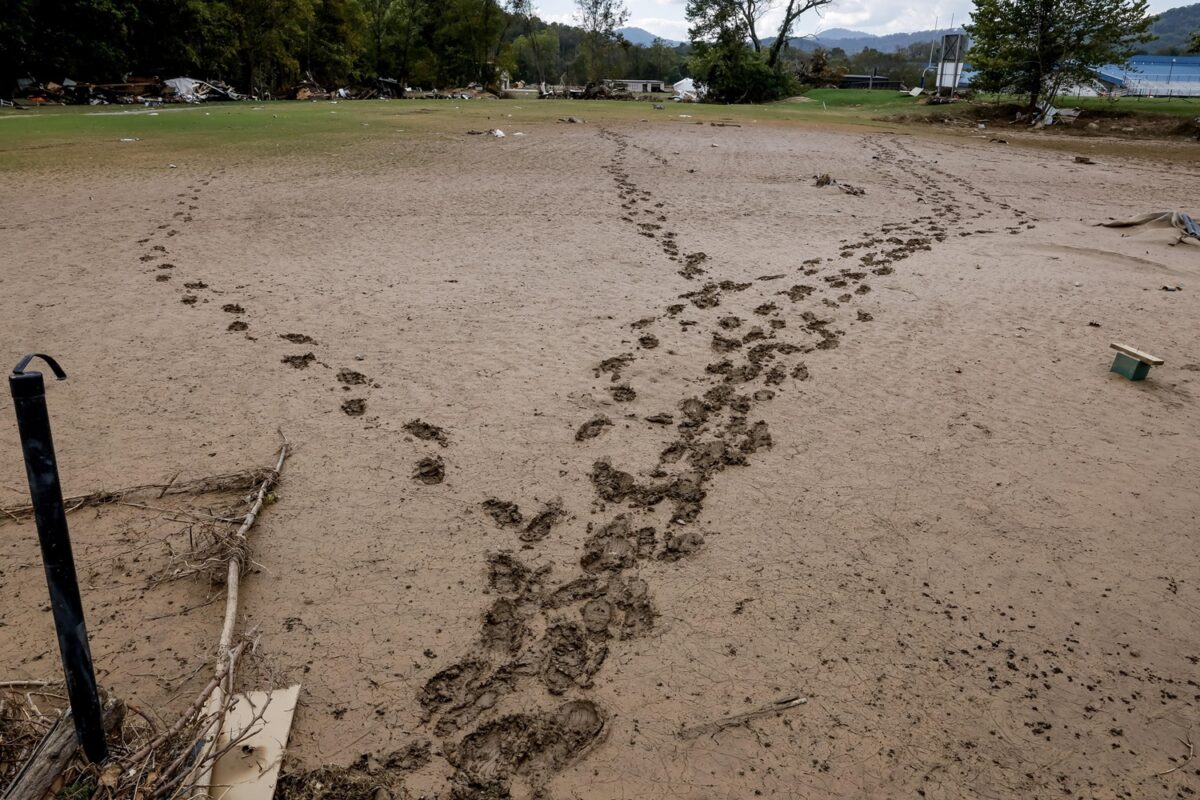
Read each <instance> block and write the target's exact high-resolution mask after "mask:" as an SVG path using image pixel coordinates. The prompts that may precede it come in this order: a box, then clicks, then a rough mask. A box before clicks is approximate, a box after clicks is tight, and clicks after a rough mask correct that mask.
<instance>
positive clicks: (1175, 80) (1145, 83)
mask: <svg viewBox="0 0 1200 800" xmlns="http://www.w3.org/2000/svg"><path fill="white" fill-rule="evenodd" d="M1096 78H1097V79H1098V80H1099V81H1100V82H1101V83H1102V84H1104V86H1105V87H1106V88H1108V89H1109V90H1112V91H1116V92H1118V93H1121V94H1133V95H1156V96H1160V97H1170V96H1175V97H1200V56H1134V57H1133V58H1131V59H1129V63H1128V64H1106V65H1104V66H1103V67H1100V68H1099V69H1097V70H1096Z"/></svg>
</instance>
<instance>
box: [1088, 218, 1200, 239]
mask: <svg viewBox="0 0 1200 800" xmlns="http://www.w3.org/2000/svg"><path fill="white" fill-rule="evenodd" d="M1100 224H1101V225H1103V226H1104V227H1106V228H1135V227H1138V226H1142V225H1144V226H1146V227H1147V228H1175V229H1176V230H1178V231H1179V232H1180V233H1181V234H1183V235H1184V236H1191V237H1193V238H1195V239H1198V240H1200V225H1197V224H1196V220H1194V219H1192V218H1191V217H1189V216H1188V215H1187V214H1184V213H1183V212H1182V211H1151V212H1150V213H1148V214H1142V215H1141V216H1140V217H1134V218H1133V219H1127V220H1113V221H1112V222H1101V223H1100Z"/></svg>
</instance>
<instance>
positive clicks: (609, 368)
mask: <svg viewBox="0 0 1200 800" xmlns="http://www.w3.org/2000/svg"><path fill="white" fill-rule="evenodd" d="M632 363H633V355H632V354H630V353H622V354H621V355H619V356H613V357H612V358H606V359H604V360H603V361H601V362H600V363H599V364H597V365H596V366H595V367H594V368H593V370H592V371H593V372H595V373H596V377H597V378H599V377H600V376H601V375H603V374H606V373H607V374H608V375H611V376H612V381H613V382H614V383H615V382H616V381H619V380H621V370H623V369H625V367H628V366H629V365H630V364H632Z"/></svg>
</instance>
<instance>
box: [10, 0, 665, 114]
mask: <svg viewBox="0 0 1200 800" xmlns="http://www.w3.org/2000/svg"><path fill="white" fill-rule="evenodd" d="M596 2H597V0H580V7H581V9H584V8H586V7H587V6H588V5H592V4H595V3H596ZM616 5H617V6H621V5H622V4H620V3H617V4H616ZM584 19H585V17H584V16H583V15H582V14H581V15H580V16H579V20H580V21H583V20H584ZM686 54H687V48H686V47H669V46H667V45H666V44H663V43H661V42H653V43H652V44H650V45H649V46H639V45H635V44H633V43H631V42H627V41H623V40H621V39H620V38H619V37H618V36H616V35H615V31H606V32H604V33H602V34H600V35H597V34H596V32H594V31H593V32H591V33H589V31H587V30H585V29H584V28H583V27H581V26H579V25H564V24H559V23H547V22H545V21H543V20H542V19H540V18H539V17H538V16H537V15H536V14H535V13H533V12H532V10H531V8H530V4H529V3H528V0H505V1H504V2H500V1H499V0H71V1H70V2H68V0H10V2H9V13H8V14H6V15H4V16H2V17H0V96H8V95H9V93H10V92H11V91H12V89H13V87H14V85H15V83H16V80H17V79H18V78H24V77H27V76H32V77H34V78H36V79H38V80H41V81H56V82H61V81H63V79H64V78H71V79H74V80H77V81H88V82H94V83H105V82H119V81H125V80H128V79H130V78H131V77H132V76H139V77H153V76H157V77H160V78H169V77H176V76H181V75H187V76H190V77H195V78H200V79H204V80H210V81H223V82H225V83H228V84H230V85H232V86H234V87H235V88H236V89H238V90H240V91H242V92H250V93H253V94H256V95H260V96H263V95H267V94H272V93H274V94H278V93H279V92H281V91H286V90H287V89H288V87H290V86H293V85H295V84H296V83H297V82H299V81H301V80H304V79H311V80H313V81H315V82H317V83H319V84H321V85H323V86H347V85H373V84H374V83H375V82H376V79H377V78H380V77H387V78H392V79H395V80H396V81H398V82H399V83H400V84H402V85H411V86H419V87H426V88H429V87H456V86H465V85H467V84H470V83H479V84H482V85H485V86H487V85H495V84H496V83H497V80H498V78H499V76H500V75H501V73H503V72H508V73H509V75H510V76H511V77H512V79H513V80H523V81H527V82H530V83H537V82H540V81H542V80H545V81H548V82H558V81H559V80H560V79H561V80H565V81H566V82H567V83H576V84H583V83H585V82H586V81H587V80H588V79H589V77H590V78H593V79H594V78H597V77H605V78H623V77H636V78H648V79H656V80H668V81H671V80H678V79H679V77H680V76H681V75H683V74H684V72H685V58H686Z"/></svg>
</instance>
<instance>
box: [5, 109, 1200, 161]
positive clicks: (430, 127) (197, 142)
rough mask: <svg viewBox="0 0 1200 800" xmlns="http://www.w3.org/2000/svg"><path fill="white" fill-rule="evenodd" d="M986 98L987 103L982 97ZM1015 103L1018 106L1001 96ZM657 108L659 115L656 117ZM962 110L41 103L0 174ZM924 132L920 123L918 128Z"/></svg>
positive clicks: (16, 116)
mask: <svg viewBox="0 0 1200 800" xmlns="http://www.w3.org/2000/svg"><path fill="white" fill-rule="evenodd" d="M989 99H991V98H989ZM1001 99H1003V100H1005V101H1011V102H1015V100H1016V98H1001ZM656 105H660V106H662V108H656V107H655V106H656ZM1063 105H1074V106H1082V107H1084V108H1087V109H1090V110H1093V111H1098V112H1107V113H1114V112H1117V113H1120V112H1131V113H1136V114H1152V115H1170V116H1174V117H1185V118H1186V117H1189V116H1195V115H1198V114H1200V102H1195V101H1192V100H1188V99H1182V98H1171V99H1166V98H1122V99H1120V100H1109V99H1105V98H1064V102H1063ZM969 108H971V106H967V105H965V104H955V105H941V106H931V105H926V104H922V103H920V102H918V101H917V100H916V99H914V98H912V97H910V96H909V95H908V94H906V93H903V92H897V91H890V90H874V91H870V90H855V89H814V90H811V91H809V92H807V93H806V94H805V95H804V96H802V97H795V98H790V99H788V100H784V101H781V102H777V103H770V104H767V105H715V104H686V103H673V102H671V101H670V100H669V99H667V98H666V97H665V96H664V97H663V98H662V99H661V100H660V101H657V102H654V101H629V102H613V101H581V100H526V99H522V100H493V99H483V100H424V99H407V100H350V101H347V100H342V101H337V102H332V101H317V102H299V101H288V100H283V101H270V102H263V103H256V102H237V103H210V104H204V105H194V106H193V105H168V106H164V107H162V108H158V109H148V108H144V107H142V106H115V105H110V106H66V107H63V106H46V107H42V108H33V109H27V110H8V109H5V110H3V111H0V171H3V170H11V169H20V168H29V167H32V168H50V169H55V168H69V167H72V166H85V165H88V166H100V167H103V166H106V165H113V166H122V167H131V166H132V167H135V168H136V167H138V166H144V167H145V168H146V169H161V168H167V167H168V166H169V164H170V163H171V159H172V158H184V157H190V158H199V159H202V160H204V161H219V162H221V163H225V164H230V165H234V164H237V163H241V162H243V161H246V160H258V159H260V158H264V157H266V158H270V157H282V158H295V157H304V156H307V157H314V156H321V155H332V154H338V153H341V152H345V150H346V148H354V147H355V146H356V145H360V144H363V143H366V142H377V140H379V139H381V138H383V139H388V140H395V141H397V142H400V143H402V142H404V141H405V139H406V138H411V137H413V136H415V135H420V134H428V133H445V134H450V135H463V134H465V133H467V132H468V131H471V130H476V131H480V130H491V129H493V128H498V129H500V130H503V131H504V132H505V133H506V135H512V134H514V133H518V132H523V131H522V128H523V127H534V126H538V125H545V124H555V123H557V122H558V121H559V120H561V119H566V118H568V117H575V118H577V119H580V120H582V121H584V122H588V123H594V124H600V125H603V124H622V123H644V124H649V125H655V124H659V125H685V124H686V125H693V124H697V123H700V124H705V123H720V122H726V123H734V124H738V125H755V124H781V123H783V124H786V123H796V124H798V125H801V126H804V125H819V126H853V127H864V128H868V129H887V130H896V129H898V128H900V127H904V126H906V125H912V124H913V123H914V122H919V121H920V119H921V118H922V117H924V116H930V115H932V116H935V117H936V116H955V117H956V116H969V115H967V114H965V113H964V112H966V111H967V110H968V109H969ZM920 127H921V128H924V129H926V130H928V127H927V126H920Z"/></svg>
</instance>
